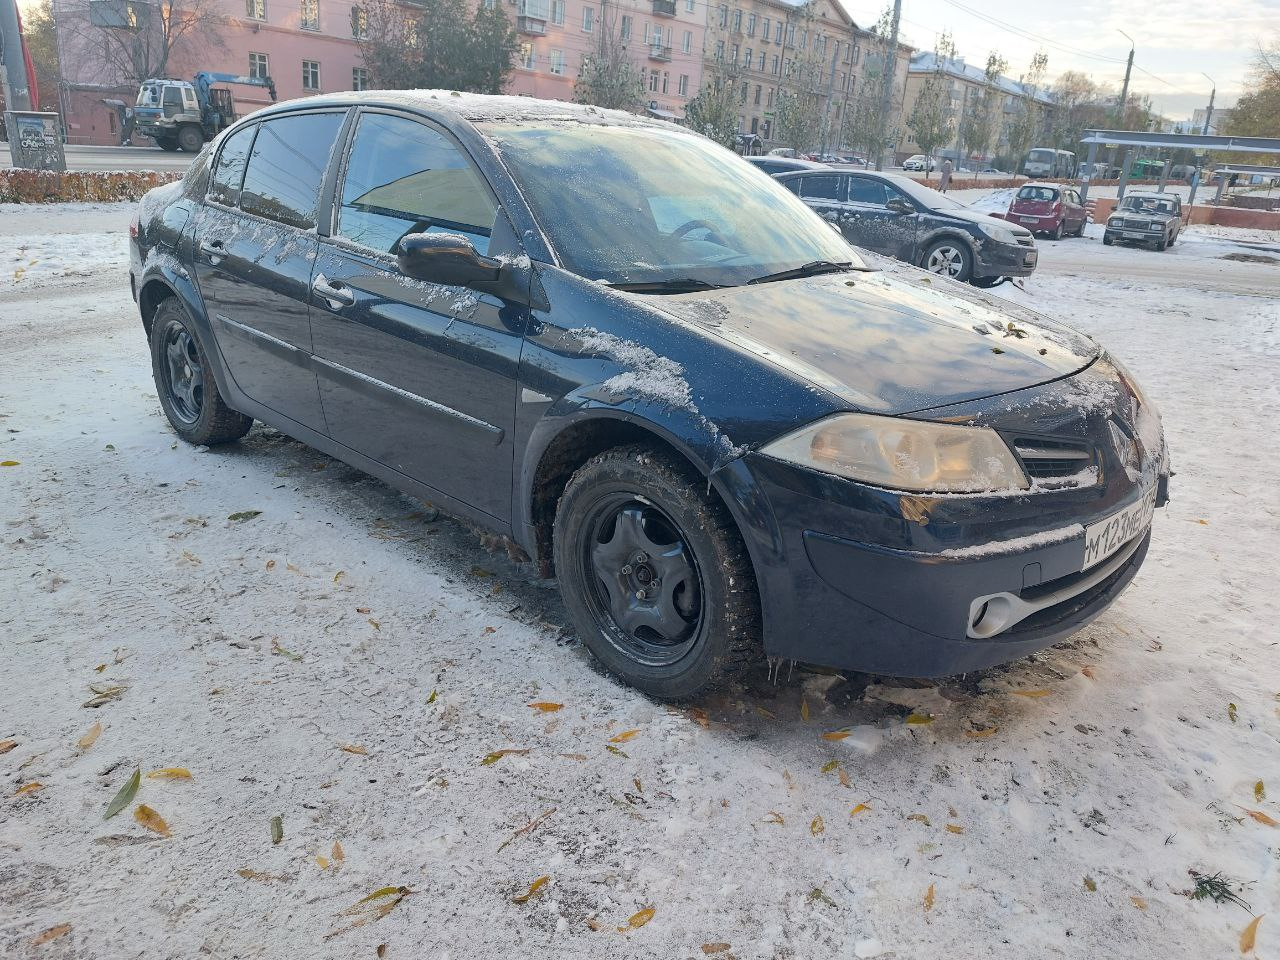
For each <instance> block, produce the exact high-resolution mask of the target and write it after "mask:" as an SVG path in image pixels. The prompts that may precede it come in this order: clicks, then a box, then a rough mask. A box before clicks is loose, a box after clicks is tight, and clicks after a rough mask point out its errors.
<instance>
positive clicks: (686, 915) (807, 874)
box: [0, 207, 1280, 960]
mask: <svg viewBox="0 0 1280 960" xmlns="http://www.w3.org/2000/svg"><path fill="white" fill-rule="evenodd" d="M44 213H45V211H44V210H42V211H41V214H42V215H43V214H44ZM21 216H22V215H20V218H21ZM107 216H110V217H112V218H113V219H114V221H115V222H114V224H113V225H111V226H108V225H106V224H104V219H105V218H106V217H107ZM20 218H19V219H20ZM128 219H129V211H128V209H127V208H125V207H121V208H119V209H118V210H116V211H113V212H111V213H110V214H101V215H90V213H89V212H88V211H86V212H85V220H84V222H85V231H86V232H85V234H84V236H81V237H79V238H77V239H76V241H75V242H70V241H69V242H68V243H67V244H66V245H62V246H59V245H58V244H56V243H55V239H56V238H54V237H53V236H52V235H51V233H50V231H47V230H44V229H43V228H42V226H41V224H40V223H39V218H36V219H34V220H23V221H21V222H17V221H15V220H13V219H10V218H8V217H7V216H5V217H0V264H3V265H4V268H5V269H4V270H3V271H0V395H2V396H3V402H0V464H2V465H0V536H2V537H3V549H0V585H3V590H4V597H5V600H6V602H5V604H4V605H3V606H2V607H0V638H2V639H0V643H2V644H3V646H2V648H0V649H2V650H3V653H4V657H3V659H2V660H0V703H3V705H4V708H5V709H4V710H3V711H0V956H4V957H5V958H10V957H12V958H24V960H25V958H44V957H94V958H99V957H101V958H107V957H112V958H114V957H169V956H172V957H196V956H201V955H207V956H211V957H262V958H289V960H292V958H295V957H298V956H307V957H322V958H342V960H346V958H351V957H374V956H383V955H385V956H386V957H387V958H391V960H395V958H398V957H403V958H423V960H445V958H448V960H470V958H477V960H480V958H484V960H488V958H494V957H535V956H538V957H557V958H559V957H581V958H591V960H601V958H611V960H620V958H664V960H665V958H689V957H695V956H696V957H703V956H712V957H728V956H734V957H738V958H740V960H741V958H764V960H801V958H803V960H809V958H822V957H833V958H835V957H839V958H847V957H858V958H869V957H883V958H897V960H916V958H927V957H935V956H940V955H944V954H956V955H957V956H963V957H965V958H986V957H1010V956H1037V957H1065V958H1089V960H1092V958H1098V957H1111V956H1121V957H1125V958H1126V960H1168V958H1170V957H1188V956H1194V957H1230V956H1239V955H1240V947H1239V944H1240V937H1241V934H1242V933H1243V932H1244V931H1245V930H1246V928H1247V927H1248V925H1249V924H1250V923H1251V921H1252V918H1253V917H1254V916H1257V915H1265V916H1264V919H1263V920H1262V921H1261V922H1260V924H1259V925H1258V926H1257V927H1256V928H1255V929H1256V937H1257V954H1258V956H1260V957H1266V956H1274V955H1275V954H1276V951H1277V949H1280V946H1278V945H1280V924H1277V923H1276V922H1275V921H1277V919H1280V828H1278V827H1276V826H1275V825H1274V824H1275V822H1276V821H1280V802H1278V801H1280V763H1278V762H1277V756H1280V750H1278V741H1280V667H1278V666H1277V663H1278V662H1280V657H1278V654H1280V637H1278V636H1277V633H1276V629H1275V624H1276V622H1277V619H1278V618H1280V603H1278V602H1277V599H1276V598H1277V593H1276V591H1275V590H1274V589H1273V585H1272V584H1271V582H1270V580H1269V578H1268V576H1267V573H1268V571H1269V570H1270V568H1271V567H1273V566H1274V565H1275V544H1276V542H1277V538H1278V537H1280V508H1278V506H1277V499H1276V494H1275V477H1276V476H1277V475H1278V474H1280V448H1277V445H1276V444H1275V443H1273V442H1269V441H1270V438H1272V437H1274V435H1275V410H1276V406H1277V400H1278V399H1280V395H1278V393H1277V389H1278V388H1277V385H1276V383H1277V381H1276V377H1275V371H1276V356H1277V354H1280V297H1278V296H1277V295H1278V294H1280V266H1276V265H1268V264H1265V263H1259V262H1235V261H1224V260H1222V259H1221V257H1220V254H1221V252H1222V250H1221V248H1217V247H1213V246H1212V245H1209V244H1186V246H1185V248H1183V247H1182V245H1179V247H1177V248H1174V250H1172V251H1169V252H1168V253H1167V254H1157V253H1154V252H1150V251H1139V250H1123V251H1122V250H1117V249H1115V248H1104V247H1103V246H1102V245H1101V243H1100V242H1099V241H1098V240H1097V239H1096V238H1093V239H1083V240H1071V241H1063V242H1062V243H1057V244H1054V243H1045V244H1042V245H1041V248H1042V259H1041V266H1040V269H1039V271H1038V272H1037V273H1036V274H1035V275H1034V276H1033V277H1031V278H1030V279H1028V280H1027V281H1026V282H1025V283H1023V284H1020V285H1017V286H1015V285H1011V284H1004V285H1002V286H1000V287H998V288H996V289H995V290H993V291H984V292H983V293H982V294H981V296H983V297H986V298H988V299H990V300H992V301H994V302H996V303H999V301H1000V300H1001V298H1003V299H1006V300H1008V301H1010V302H1016V303H1018V304H1019V305H1020V306H1022V307H1023V308H1032V309H1036V310H1040V311H1043V312H1045V313H1047V314H1048V315H1050V316H1051V317H1053V318H1055V319H1059V320H1064V321H1067V322H1069V323H1071V324H1073V325H1076V326H1077V327H1079V328H1080V329H1082V330H1084V331H1086V332H1088V333H1090V334H1093V335H1094V336H1096V337H1097V338H1098V339H1099V341H1100V342H1101V343H1103V344H1104V345H1105V346H1106V347H1107V348H1108V350H1110V351H1111V352H1113V353H1114V354H1115V355H1116V356H1118V357H1120V358H1121V359H1122V360H1123V361H1124V363H1125V364H1126V366H1127V367H1128V368H1129V369H1130V370H1131V371H1133V373H1134V375H1135V376H1136V377H1137V378H1138V380H1139V381H1140V382H1141V384H1142V386H1143V388H1144V390H1145V392H1146V393H1147V394H1148V395H1149V397H1150V398H1151V399H1152V401H1153V402H1154V403H1156V404H1157V405H1159V406H1160V408H1161V410H1162V413H1163V417H1164V424H1165V429H1166V432H1167V435H1168V440H1169V444H1170V448H1171V456H1172V462H1173V465H1174V469H1175V471H1176V476H1175V477H1174V480H1173V484H1172V495H1173V500H1172V502H1171V504H1170V505H1169V506H1168V507H1166V508H1164V509H1162V510H1160V511H1158V513H1157V516H1156V520H1155V529H1154V534H1153V540H1152V545H1151V550H1150V555H1149V557H1148V559H1147V562H1146V565H1145V567H1144V568H1143V570H1142V571H1141V572H1140V573H1139V575H1138V576H1137V578H1136V579H1135V581H1134V583H1133V585H1132V586H1131V587H1130V588H1129V589H1128V590H1127V591H1126V592H1125V594H1124V595H1123V596H1122V597H1121V598H1120V599H1119V601H1118V602H1117V603H1116V604H1115V605H1114V606H1113V607H1112V608H1111V609H1110V610H1108V611H1107V612H1106V613H1105V614H1104V615H1103V616H1102V617H1100V618H1099V619H1098V620H1096V621H1095V622H1094V623H1092V624H1090V625H1089V626H1088V627H1086V628H1085V629H1084V630H1082V631H1081V632H1080V633H1079V634H1078V635H1077V636H1076V637H1074V638H1072V639H1071V640H1069V641H1067V642H1065V643H1062V644H1059V645H1058V646H1056V647H1054V648H1052V649H1050V650H1047V651H1045V652H1044V653H1043V654H1041V655H1037V656H1035V657H1030V658H1026V659H1023V660H1020V661H1018V662H1016V663H1014V664H1012V665H1009V666H1007V667H1004V668H999V669H993V670H989V671H983V672H981V673H978V674H973V675H970V676H966V677H962V678H954V679H951V680H947V681H944V682H913V681H903V680H897V679H894V678H889V677H872V676H866V675H858V674H848V675H838V674H834V673H832V672H830V671H820V670H810V669H806V668H805V667H803V666H802V665H795V664H772V665H765V664H761V665H760V666H758V667H757V668H756V669H754V670H753V671H752V672H751V673H750V674H749V675H748V676H747V678H746V679H745V681H744V682H743V683H741V684H740V685H737V686H735V687H734V688H732V689H731V690H730V691H729V692H728V693H727V694H725V695H720V696H716V697H711V698H707V699H705V700H703V701H701V702H698V703H695V704H691V705H688V706H686V707H682V708H679V709H676V708H668V707H664V706H662V705H659V704H655V703H653V702H651V701H649V700H647V699H646V698H645V697H643V696H641V695H639V694H637V693H636V692H634V691H633V690H630V689H628V688H626V687H623V686H620V685H619V684H617V683H615V682H614V681H612V680H611V679H609V678H607V677H605V676H603V675H602V674H601V673H600V672H599V671H598V669H597V668H596V667H595V665H594V664H593V662H592V661H591V659H590V657H589V656H588V654H587V653H586V652H585V650H584V649H583V648H582V646H581V644H580V643H578V642H577V641H576V640H574V638H573V637H572V631H571V630H570V629H569V628H568V624H567V620H566V618H565V614H564V610H563V607H562V605H561V603H560V600H559V597H558V594H557V592H556V590H555V588H554V585H553V584H551V583H548V582H546V581H542V580H540V579H538V577H537V571H536V570H535V569H534V568H533V565H531V564H527V563H520V562H516V561H513V560H512V559H510V558H509V557H508V556H507V555H506V554H505V553H504V552H502V551H501V549H500V548H498V547H497V545H496V544H495V542H494V541H493V539H492V538H491V537H487V536H481V535H477V534H475V533H473V532H472V531H471V530H469V529H468V528H466V527H465V526H463V525H461V524H459V523H456V522H454V521H451V520H449V519H447V518H441V517H438V516H437V514H436V511H435V510H434V509H433V508H431V507H430V506H428V505H424V504H422V503H419V502H416V501H414V500H412V499H410V498H407V497H404V496H402V495H400V494H398V493H396V492H395V491H392V490H391V489H389V488H387V487H385V486H384V485H382V484H381V483H379V482H377V481H374V480H372V479H370V478H368V477H367V476H365V475H363V474H361V473H359V472H358V471H356V470H353V469H351V468H349V467H347V466H344V465H343V464H341V463H339V462H337V461H334V460H332V459H330V458H328V457H325V456H323V455H321V454H318V453H316V452H314V451H312V450H310V449H308V448H307V447H305V446H303V445H301V444H299V443H297V442H295V441H293V440H290V439H288V438H286V437H284V436H283V435H281V434H279V433H277V432H276V431H274V430H269V429H264V428H262V427H261V426H258V427H255V429H254V430H253V431H252V432H251V433H250V434H249V436H248V437H246V438H245V439H244V440H243V441H241V442H239V443H236V444H232V445H229V446H226V447H220V448H216V449H197V448H192V447H189V446H187V445H186V444H183V443H181V442H180V441H178V440H177V438H176V437H175V436H174V434H173V432H172V430H171V429H170V428H169V426H168V424H167V422H166V421H165V419H164V417H163V416H162V414H161V412H160V409H159V406H158V404H157V402H156V399H155V391H154V387H153V385H152V382H151V372H150V361H149V358H148V352H147V346H146V343H145V339H144V337H143V334H142V330H141V326H140V323H139V322H138V318H137V315H136V311H135V307H134V305H133V303H132V301H131V299H130V296H129V292H128V281H127V277H126V276H125V273H124V269H123V264H124V261H123V259H122V258H121V257H118V256H116V255H115V254H109V253H105V252H104V251H108V250H115V249H120V250H123V249H124V248H123V244H122V242H121V241H119V234H120V233H123V231H124V230H125V228H126V226H127V223H128ZM109 231H116V232H115V233H112V234H110V235H111V236H113V237H115V240H113V243H118V244H119V246H110V245H108V246H102V245H103V244H105V243H106V240H105V237H106V236H107V235H108V233H109ZM100 246H101V249H99V247H100ZM86 247H89V248H92V250H93V253H92V255H91V256H86V255H85V249H86ZM20 248H21V249H20ZM37 248H38V251H39V257H40V258H41V259H44V258H48V260H49V262H50V264H52V265H51V266H48V267H47V268H46V271H47V272H45V273H43V274H42V273H41V271H40V270H39V269H38V267H39V266H40V264H39V263H36V264H32V263H30V260H31V259H33V256H32V255H31V253H30V251H31V250H33V249H37ZM1175 251H1176V252H1175ZM24 258H25V259H24ZM17 263H24V264H25V265H26V270H24V271H23V275H22V276H21V277H18V278H14V277H13V276H12V273H11V270H10V265H12V264H17ZM14 269H16V268H14ZM794 282H799V283H803V282H807V281H794ZM684 375H685V376H686V377H687V376H688V371H685V372H684ZM1058 526H1059V525H1054V529H1057V527H1058ZM850 640H851V642H856V640H857V638H856V637H851V638H850ZM135 771H140V773H141V777H140V779H139V783H140V786H139V789H138V790H137V794H136V797H134V798H133V799H132V801H131V802H130V803H128V804H127V805H125V807H124V808H123V809H122V811H121V812H120V813H118V814H117V815H115V816H113V817H112V818H110V819H104V814H105V813H106V811H107V809H108V805H109V804H111V802H112V799H113V798H114V797H116V796H117V794H118V793H119V792H120V791H121V788H122V787H126V786H127V785H128V783H129V782H130V780H131V778H132V776H133V774H134V773H135ZM165 771H168V772H165ZM175 771H178V772H175ZM181 771H186V772H188V773H189V774H190V778H189V779H188V778H186V777H184V776H182V773H181ZM152 773H159V776H155V777H152V776H149V775H150V774H152ZM143 806H145V807H146V808H147V810H143ZM148 811H149V812H148ZM157 818H159V822H158V821H157ZM277 818H278V819H277ZM161 827H163V830H162V829H160V828H161ZM1193 872H1194V874H1195V875H1198V876H1200V877H1201V878H1213V877H1217V878H1218V880H1219V881H1221V882H1223V883H1225V884H1226V885H1227V887H1226V889H1227V890H1228V891H1229V892H1231V893H1232V894H1234V895H1236V896H1238V898H1239V899H1240V900H1241V901H1242V902H1243V903H1244V904H1246V905H1247V906H1241V905H1240V904H1237V903H1232V902H1223V903H1216V902H1214V900H1213V899H1211V898H1207V897H1206V898H1200V899H1197V898H1195V897H1194V896H1193V895H1192V894H1193V893H1194V891H1195V889H1196V877H1195V876H1194V875H1193ZM543 878H546V879H545V880H543ZM1201 884H1202V887H1203V886H1204V880H1202V881H1201ZM388 887H390V888H393V889H392V890H390V891H387V890H386V889H385V888H388ZM399 888H404V889H403V890H401V889H399ZM375 894H380V895H379V896H374V899H372V900H368V901H366V902H365V903H363V904H361V903H360V901H361V900H362V899H364V898H368V897H370V896H372V895H375ZM357 922H358V924H359V925H356V924H357ZM40 941H44V942H40ZM37 944H38V945H37ZM384 944H385V948H381V947H382V945H384Z"/></svg>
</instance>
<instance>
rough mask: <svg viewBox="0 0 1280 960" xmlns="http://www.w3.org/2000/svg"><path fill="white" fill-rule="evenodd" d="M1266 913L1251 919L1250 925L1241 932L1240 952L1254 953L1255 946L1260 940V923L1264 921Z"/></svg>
mask: <svg viewBox="0 0 1280 960" xmlns="http://www.w3.org/2000/svg"><path fill="white" fill-rule="evenodd" d="M1264 916H1266V914H1260V915H1258V916H1256V917H1254V918H1253V919H1252V920H1251V921H1249V925H1248V926H1247V927H1245V928H1244V930H1243V931H1242V932H1241V934H1240V952H1241V953H1253V948H1254V946H1255V945H1256V944H1257V942H1258V924H1260V923H1261V922H1262V918H1263V917H1264Z"/></svg>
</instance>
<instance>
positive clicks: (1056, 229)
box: [1049, 220, 1062, 240]
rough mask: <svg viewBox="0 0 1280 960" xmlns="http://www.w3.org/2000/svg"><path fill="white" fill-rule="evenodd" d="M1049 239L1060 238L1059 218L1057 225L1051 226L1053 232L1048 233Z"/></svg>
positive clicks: (1060, 226)
mask: <svg viewBox="0 0 1280 960" xmlns="http://www.w3.org/2000/svg"><path fill="white" fill-rule="evenodd" d="M1049 239H1050V240H1061V239H1062V221H1061V220H1059V221H1058V225H1057V226H1056V227H1054V228H1053V233H1051V234H1049Z"/></svg>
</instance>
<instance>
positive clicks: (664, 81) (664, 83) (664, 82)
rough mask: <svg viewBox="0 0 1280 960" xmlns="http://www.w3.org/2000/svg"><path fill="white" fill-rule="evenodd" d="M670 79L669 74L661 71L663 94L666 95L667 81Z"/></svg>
mask: <svg viewBox="0 0 1280 960" xmlns="http://www.w3.org/2000/svg"><path fill="white" fill-rule="evenodd" d="M670 79H671V74H669V73H667V71H665V70H663V71H662V92H663V93H666V92H667V81H668V80H670Z"/></svg>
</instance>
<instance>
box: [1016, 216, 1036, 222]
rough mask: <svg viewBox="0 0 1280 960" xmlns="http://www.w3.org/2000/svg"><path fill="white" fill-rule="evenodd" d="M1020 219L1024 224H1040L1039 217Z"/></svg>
mask: <svg viewBox="0 0 1280 960" xmlns="http://www.w3.org/2000/svg"><path fill="white" fill-rule="evenodd" d="M1018 219H1019V220H1021V221H1022V222H1023V223H1039V222H1040V218H1039V217H1019V218H1018Z"/></svg>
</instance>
